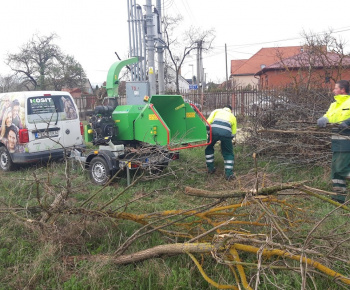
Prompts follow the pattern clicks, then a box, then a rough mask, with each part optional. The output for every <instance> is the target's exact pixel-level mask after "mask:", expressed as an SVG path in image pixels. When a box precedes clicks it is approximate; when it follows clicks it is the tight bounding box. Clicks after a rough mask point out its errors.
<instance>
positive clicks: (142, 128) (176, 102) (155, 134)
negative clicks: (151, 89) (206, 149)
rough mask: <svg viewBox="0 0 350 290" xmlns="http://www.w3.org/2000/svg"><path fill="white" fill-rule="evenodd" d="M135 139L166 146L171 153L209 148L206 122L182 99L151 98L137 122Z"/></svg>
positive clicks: (166, 96) (180, 97)
mask: <svg viewBox="0 0 350 290" xmlns="http://www.w3.org/2000/svg"><path fill="white" fill-rule="evenodd" d="M135 139H136V140H139V141H142V142H146V143H149V144H156V145H162V146H165V145H167V146H168V148H169V149H170V150H179V149H185V148H191V147H197V146H204V145H207V144H208V143H207V132H206V120H205V118H204V117H203V115H202V114H201V113H200V112H199V111H198V112H197V113H196V112H195V109H194V108H192V107H191V105H190V104H188V103H185V102H184V100H183V98H182V96H180V95H174V96H168V95H165V96H161V95H156V96H152V97H151V98H150V100H149V102H148V104H147V105H146V106H145V108H144V109H143V111H142V112H141V114H140V115H139V116H138V118H137V119H136V120H135ZM193 143H196V144H193ZM198 143H200V144H198ZM183 144H186V146H185V147H181V146H182V145H183ZM179 146H180V147H179ZM172 147H177V148H172Z"/></svg>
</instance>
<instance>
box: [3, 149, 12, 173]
mask: <svg viewBox="0 0 350 290" xmlns="http://www.w3.org/2000/svg"><path fill="white" fill-rule="evenodd" d="M14 167H15V165H14V164H13V162H12V159H11V156H10V153H9V152H8V150H7V149H6V148H5V147H4V146H2V147H0V168H1V170H3V171H11V170H13V169H14Z"/></svg>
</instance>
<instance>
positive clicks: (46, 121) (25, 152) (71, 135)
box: [0, 91, 84, 171]
mask: <svg viewBox="0 0 350 290" xmlns="http://www.w3.org/2000/svg"><path fill="white" fill-rule="evenodd" d="M73 147H84V141H83V126H82V124H81V123H80V121H79V114H78V110H77V107H76V105H75V103H74V100H73V98H72V96H71V95H70V94H69V93H67V92H59V91H26V92H13V93H3V94H0V169H1V170H3V171H9V170H11V169H13V168H14V166H15V164H21V163H22V164H23V163H33V162H40V161H47V160H51V159H56V158H61V157H63V154H64V150H65V148H73Z"/></svg>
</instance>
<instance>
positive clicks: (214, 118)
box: [205, 105, 237, 180]
mask: <svg viewBox="0 0 350 290" xmlns="http://www.w3.org/2000/svg"><path fill="white" fill-rule="evenodd" d="M207 121H208V123H209V124H211V128H212V142H211V143H210V144H209V145H208V146H207V148H206V149H205V159H206V164H207V169H208V172H209V173H214V172H215V167H214V145H215V144H216V142H218V141H220V142H221V153H222V156H223V157H224V163H225V178H226V179H227V180H232V179H235V175H234V173H233V165H234V153H233V144H232V138H234V137H235V135H236V131H237V121H236V117H235V116H234V115H233V114H232V107H231V106H229V105H228V106H225V107H224V108H222V109H216V110H214V111H213V112H212V113H211V114H210V116H209V118H208V120H207Z"/></svg>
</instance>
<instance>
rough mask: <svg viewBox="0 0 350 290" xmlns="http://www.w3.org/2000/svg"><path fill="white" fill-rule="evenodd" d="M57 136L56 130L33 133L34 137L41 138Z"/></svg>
mask: <svg viewBox="0 0 350 290" xmlns="http://www.w3.org/2000/svg"><path fill="white" fill-rule="evenodd" d="M57 136H58V130H55V131H44V132H36V133H35V139H41V138H52V137H57Z"/></svg>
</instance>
